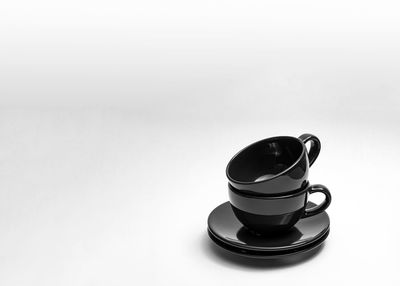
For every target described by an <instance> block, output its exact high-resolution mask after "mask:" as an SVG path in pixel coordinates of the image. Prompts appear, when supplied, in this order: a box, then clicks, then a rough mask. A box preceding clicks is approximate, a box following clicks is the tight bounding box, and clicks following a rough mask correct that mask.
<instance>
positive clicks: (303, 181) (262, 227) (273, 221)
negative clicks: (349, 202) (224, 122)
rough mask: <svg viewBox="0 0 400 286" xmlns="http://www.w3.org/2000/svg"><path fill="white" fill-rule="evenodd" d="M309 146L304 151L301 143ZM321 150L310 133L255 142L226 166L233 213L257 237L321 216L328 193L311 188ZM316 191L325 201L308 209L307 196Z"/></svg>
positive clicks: (314, 187) (328, 197)
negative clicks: (311, 169)
mask: <svg viewBox="0 0 400 286" xmlns="http://www.w3.org/2000/svg"><path fill="white" fill-rule="evenodd" d="M307 142H310V143H311V144H310V148H309V150H307V148H306V146H305V144H306V143H307ZM320 150H321V143H320V141H319V139H318V138H317V137H316V136H314V135H311V134H303V135H301V136H300V137H299V138H296V137H289V136H279V137H272V138H267V139H264V140H261V141H258V142H256V143H253V144H251V145H249V146H247V147H246V148H244V149H243V150H241V151H240V152H239V153H237V154H236V155H235V156H234V157H233V158H232V159H231V160H230V162H229V163H228V166H227V168H226V175H227V177H228V180H229V199H230V204H231V206H232V209H233V212H234V214H235V215H236V217H237V218H238V219H239V221H240V222H241V223H242V224H243V225H244V226H245V227H247V228H248V229H249V230H250V231H252V232H254V233H256V234H259V235H275V234H279V233H283V232H285V231H287V230H289V229H290V228H291V227H292V226H294V225H295V224H296V223H297V222H298V221H299V219H301V218H305V217H310V216H313V215H316V214H319V213H321V212H323V211H324V210H325V209H326V208H327V207H328V206H329V204H330V202H331V194H330V192H329V190H328V189H327V188H326V187H325V186H323V185H311V184H310V183H309V181H308V171H309V167H310V166H311V165H312V164H313V163H314V161H315V160H316V159H317V157H318V155H319V152H320ZM316 192H320V193H323V194H324V195H325V200H324V201H323V202H322V203H321V204H320V205H317V206H315V207H312V208H307V202H308V197H309V195H310V194H312V193H316Z"/></svg>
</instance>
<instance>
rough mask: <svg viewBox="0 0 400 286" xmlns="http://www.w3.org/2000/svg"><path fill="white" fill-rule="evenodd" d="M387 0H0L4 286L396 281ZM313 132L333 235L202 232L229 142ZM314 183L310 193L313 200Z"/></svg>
mask: <svg viewBox="0 0 400 286" xmlns="http://www.w3.org/2000/svg"><path fill="white" fill-rule="evenodd" d="M399 13H400V7H399V6H398V5H397V4H396V2H395V1H393V2H389V1H348V0H346V1H333V2H332V1H331V2H323V1H246V2H245V1H218V0H217V1H215V0H213V1H142V2H137V1H85V0H84V1H82V0H80V1H64V2H55V1H15V0H14V1H2V2H1V3H0V108H1V109H0V285H2V286H8V285H41V286H43V285H96V286H97V285H150V284H154V285H221V284H223V285H228V284H229V285H250V284H251V285H261V284H262V285H312V284H317V283H318V284H320V283H323V284H324V285H337V284H338V283H343V282H345V283H346V284H351V283H357V284H363V283H371V284H378V283H380V284H382V285H398V284H399V283H400V275H399V273H398V271H399V267H400V263H399V260H398V259H399V255H400V247H399V241H400V230H399V228H398V225H399V218H400V215H399V203H400V195H399V194H400V183H399V177H400V175H399V167H398V164H399V161H400V144H399V143H400V128H399V124H400V84H399V82H400V54H399V50H400V17H399ZM305 132H307V133H313V134H315V135H317V136H318V137H319V138H320V139H321V141H322V151H321V154H320V156H319V158H318V159H317V161H316V163H315V164H314V165H313V166H312V168H311V172H310V180H311V182H312V183H322V184H325V185H326V186H328V187H329V188H330V190H331V192H332V195H333V202H332V205H331V206H330V207H329V209H328V213H329V215H330V217H331V234H330V236H329V237H328V239H327V241H326V243H325V245H324V247H323V249H322V251H320V252H319V253H318V254H317V255H315V256H314V257H312V258H311V259H308V260H307V261H304V262H303V263H296V264H289V265H270V264H268V263H263V262H252V261H248V260H238V259H235V258H233V257H230V256H226V255H224V254H223V253H222V252H219V251H217V250H216V249H215V248H213V247H212V244H211V242H210V241H209V239H208V237H207V235H206V220H207V216H208V214H209V212H210V211H211V210H212V209H213V208H214V207H216V206H217V205H219V204H220V203H222V202H224V201H226V200H227V190H226V184H227V181H226V178H225V166H226V164H227V162H228V160H229V159H230V158H231V156H232V155H234V154H235V153H236V152H237V151H238V150H239V149H241V148H243V147H244V146H246V145H248V144H250V143H252V142H254V141H256V140H259V139H262V138H265V137H270V136H274V135H292V136H299V135H300V134H302V133H305ZM315 199H318V198H315Z"/></svg>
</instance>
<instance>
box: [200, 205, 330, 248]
mask: <svg viewBox="0 0 400 286" xmlns="http://www.w3.org/2000/svg"><path fill="white" fill-rule="evenodd" d="M313 206H315V204H313V203H309V204H308V205H307V207H313ZM208 228H209V232H211V235H212V236H213V240H214V241H216V240H217V241H218V242H219V244H220V246H222V247H224V248H232V249H233V251H236V250H239V251H242V252H243V251H245V252H246V251H261V252H263V253H264V254H265V253H267V252H268V253H269V252H271V251H272V252H275V251H280V252H282V251H283V252H292V251H300V250H301V249H304V248H307V247H311V246H312V245H313V244H314V245H315V244H316V243H317V244H318V243H321V242H322V240H324V239H325V237H326V236H327V234H328V231H329V217H328V215H327V213H326V212H322V213H320V214H318V215H315V216H313V217H309V218H304V219H300V220H299V222H298V223H297V224H296V225H295V226H294V227H293V228H292V229H291V230H290V231H289V232H286V233H285V234H282V235H275V236H265V235H264V236H261V235H256V234H254V233H252V232H250V231H248V230H247V229H245V228H244V227H243V224H242V223H241V222H240V221H239V220H238V219H237V218H236V216H235V215H234V213H233V211H232V208H231V206H230V204H229V202H226V203H223V204H222V205H220V206H218V207H217V208H215V209H214V210H213V211H212V212H211V214H210V216H209V217H208ZM324 236H325V237H324Z"/></svg>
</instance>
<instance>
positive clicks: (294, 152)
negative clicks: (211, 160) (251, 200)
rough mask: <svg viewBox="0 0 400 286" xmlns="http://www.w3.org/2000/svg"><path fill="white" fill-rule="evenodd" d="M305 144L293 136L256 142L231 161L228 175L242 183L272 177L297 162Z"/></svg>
mask: <svg viewBox="0 0 400 286" xmlns="http://www.w3.org/2000/svg"><path fill="white" fill-rule="evenodd" d="M302 152H303V145H302V143H301V142H300V141H299V140H298V139H297V138H293V137H276V138H270V139H265V140H262V141H259V142H256V143H254V144H252V145H250V146H248V147H246V148H245V149H243V150H242V151H240V152H239V153H238V154H237V155H236V156H235V157H234V158H233V159H232V160H231V162H230V163H229V165H228V169H227V174H228V177H229V178H230V179H231V180H233V181H236V182H240V183H255V182H260V181H265V180H268V179H271V178H273V177H275V176H277V175H278V174H280V173H282V172H284V171H285V170H287V169H288V168H290V167H291V166H292V165H294V164H295V163H296V161H297V160H298V159H299V157H300V156H301V155H302Z"/></svg>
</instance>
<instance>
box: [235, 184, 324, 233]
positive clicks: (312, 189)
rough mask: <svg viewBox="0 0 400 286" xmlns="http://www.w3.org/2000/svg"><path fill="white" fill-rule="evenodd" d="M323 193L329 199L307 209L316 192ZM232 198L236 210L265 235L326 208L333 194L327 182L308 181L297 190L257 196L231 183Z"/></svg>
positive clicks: (242, 218)
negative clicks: (238, 188) (326, 185)
mask: <svg viewBox="0 0 400 286" xmlns="http://www.w3.org/2000/svg"><path fill="white" fill-rule="evenodd" d="M317 192H320V193H323V194H324V195H325V200H324V201H323V202H322V203H321V204H320V205H317V206H315V207H313V208H311V209H306V205H307V202H308V197H309V195H310V194H312V193H317ZM229 200H230V203H231V206H232V209H233V212H234V214H235V215H236V217H237V218H238V219H239V221H240V222H241V223H242V224H243V225H244V226H245V227H247V228H248V229H249V230H251V231H253V232H256V233H257V234H261V235H274V234H279V233H282V232H285V231H287V230H289V229H290V228H291V227H293V226H294V225H295V224H296V223H297V222H298V221H299V219H301V218H305V217H310V216H313V215H316V214H319V213H321V212H323V211H324V210H326V209H327V208H328V206H329V204H330V203H331V194H330V192H329V190H328V189H327V188H326V187H325V186H323V185H310V184H307V185H306V186H305V187H304V188H303V189H301V190H299V191H296V192H295V193H292V194H289V195H283V196H253V195H248V194H243V193H240V192H238V191H237V190H236V189H234V188H233V187H232V186H231V185H229Z"/></svg>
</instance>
